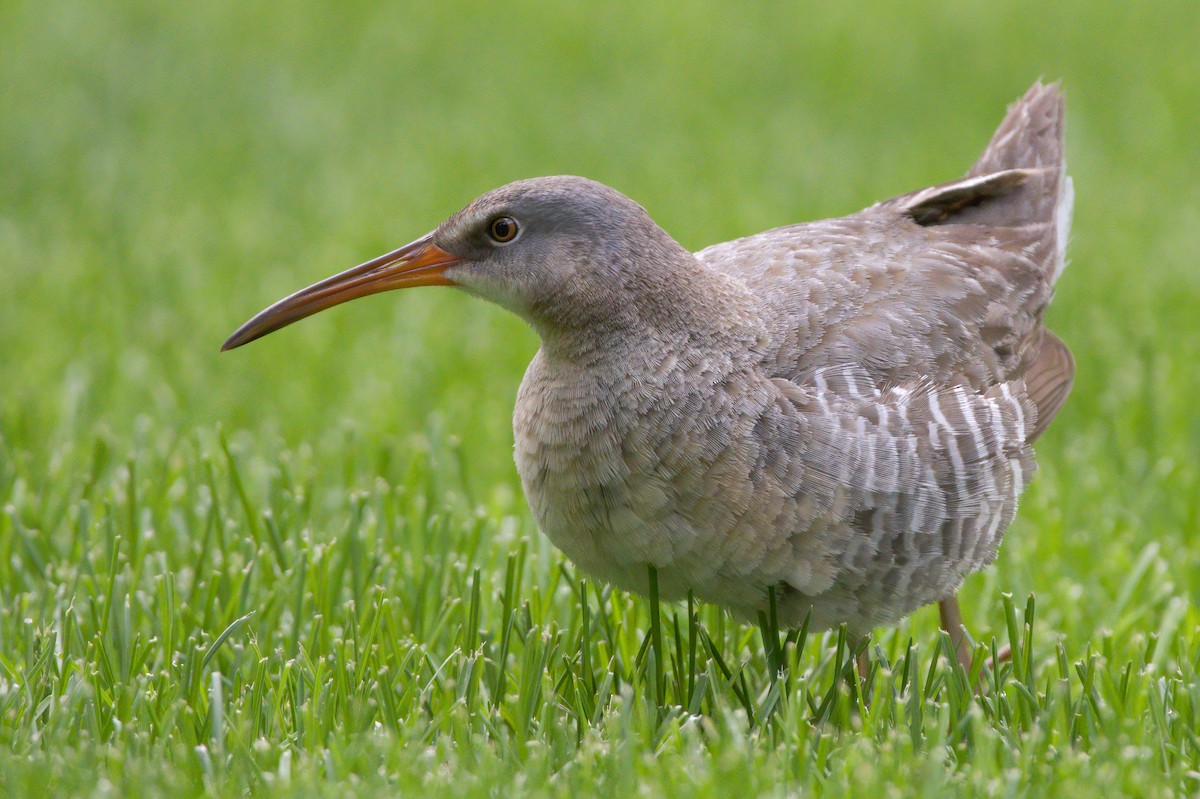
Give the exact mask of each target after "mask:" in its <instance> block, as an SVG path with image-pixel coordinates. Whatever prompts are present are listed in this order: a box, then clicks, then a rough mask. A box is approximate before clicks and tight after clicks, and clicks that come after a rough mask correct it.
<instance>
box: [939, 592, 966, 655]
mask: <svg viewBox="0 0 1200 799" xmlns="http://www.w3.org/2000/svg"><path fill="white" fill-rule="evenodd" d="M938 618H939V620H940V621H941V627H942V629H943V630H945V631H946V632H947V633H949V634H950V643H951V644H953V645H954V653H955V655H956V656H957V657H958V665H960V666H962V668H963V671H965V672H967V673H968V674H970V673H971V660H972V658H971V642H970V640H968V638H967V628H966V627H964V626H963V618H962V608H960V607H959V606H958V595H957V594H955V595H954V596H952V597H950V598H949V599H943V600H942V601H941V602H939V603H938Z"/></svg>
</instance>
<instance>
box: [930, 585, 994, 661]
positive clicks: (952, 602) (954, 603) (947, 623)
mask: <svg viewBox="0 0 1200 799" xmlns="http://www.w3.org/2000/svg"><path fill="white" fill-rule="evenodd" d="M938 617H939V619H940V620H941V627H942V629H943V630H945V631H946V632H947V633H949V634H950V643H952V644H953V645H954V652H955V655H956V656H957V657H958V663H959V665H960V666H962V667H963V671H965V672H967V673H968V674H970V673H971V663H972V661H973V658H972V657H971V641H970V639H969V638H968V637H967V628H966V627H965V626H964V625H963V618H962V608H960V607H959V606H958V595H957V594H955V595H954V596H952V597H950V598H949V599H943V600H942V601H941V602H938ZM1010 657H1012V650H1011V649H1009V647H1008V645H1007V644H1005V645H1004V646H1002V647H1001V648H1000V651H999V652H997V653H996V660H997V661H998V662H1001V663H1003V662H1004V661H1006V660H1008V659H1009V658H1010Z"/></svg>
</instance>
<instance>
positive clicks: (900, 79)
mask: <svg viewBox="0 0 1200 799" xmlns="http://www.w3.org/2000/svg"><path fill="white" fill-rule="evenodd" d="M411 5H412V7H411V8H407V9H402V8H399V7H398V6H394V5H392V4H383V3H370V4H368V3H363V4H328V3H320V2H312V0H297V2H293V3H288V4H268V3H264V2H257V1H256V0H251V1H250V2H243V3H212V4H168V3H154V2H138V1H137V0H119V1H116V0H114V2H107V3H84V2H78V1H77V0H76V1H71V0H47V1H46V2H36V3H35V2H26V1H25V0H13V1H12V2H7V3H4V4H2V5H0V384H2V389H0V796H6V797H9V796H11V797H24V796H35V797H44V796H59V795H89V796H107V795H147V796H171V797H176V798H181V797H186V796H191V795H197V794H203V793H211V794H215V795H221V796H242V795H245V794H246V793H247V792H250V791H253V792H255V793H256V794H272V795H274V794H278V795H301V796H309V795H328V796H339V797H340V796H346V795H362V796H372V797H374V796H382V795H389V794H392V793H405V794H409V795H414V794H415V795H431V796H439V795H446V796H454V797H459V798H461V797H468V796H475V795H481V796H482V795H490V796H510V795H511V796H517V795H531V796H534V795H536V796H541V795H555V796H581V795H590V794H593V793H599V794H602V795H608V796H621V797H624V796H633V795H646V796H657V795H678V796H687V797H703V796H714V797H718V796H719V797H726V796H730V795H742V796H747V797H748V796H758V795H808V794H822V795H823V794H828V795H842V794H854V795H860V796H899V795H909V794H919V795H922V796H940V795H947V796H957V795H962V794H970V795H1005V796H1009V795H1012V796H1039V795H1046V796H1059V797H1063V796H1086V797H1094V796H1098V795H1112V796H1116V795H1147V796H1163V795H1168V794H1175V793H1179V794H1195V793H1196V792H1197V791H1200V676H1198V672H1200V607H1198V606H1197V604H1196V601H1195V597H1197V595H1198V593H1200V545H1198V543H1197V542H1198V535H1197V534H1198V532H1200V468H1198V455H1197V454H1198V453H1200V414H1198V413H1197V411H1196V397H1198V396H1200V368H1198V367H1197V364H1198V362H1200V267H1198V265H1197V254H1198V253H1200V161H1198V160H1197V156H1196V150H1197V147H1196V142H1197V133H1196V132H1197V131H1198V130H1200V62H1198V59H1197V54H1196V52H1197V51H1196V46H1197V42H1200V14H1197V12H1196V9H1195V7H1194V4H1193V3H1191V2H1190V1H1189V0H1179V2H1174V3H1170V2H1161V3H1159V2H1153V3H1148V4H1130V3H1126V4H1100V3H1092V2H1083V1H1082V0H1080V2H1074V3H1055V4H1051V3H1045V2H1040V1H1039V2H1034V1H1033V0H1028V1H1027V2H1025V1H1022V2H1003V3H988V4H978V5H977V6H976V5H975V4H971V5H968V4H963V3H951V2H944V1H942V0H935V1H934V2H931V3H924V4H913V3H899V2H880V3H876V4H874V5H872V6H870V7H868V8H852V7H851V5H850V4H845V5H843V4H838V3H833V2H817V3H809V4H803V5H801V4H796V3H767V4H762V5H755V6H754V7H752V8H751V7H745V8H744V7H741V6H735V5H733V4H720V3H712V2H697V3H691V4H687V5H685V4H676V3H647V4H629V5H627V6H623V7H618V6H617V5H614V4H605V5H602V6H601V5H597V6H595V7H591V8H587V7H585V6H583V5H582V4H556V3H549V2H542V3H539V2H521V3H506V4H483V3H467V2H461V1H460V0H449V1H448V2H443V3H425V4H411ZM1039 76H1043V77H1045V78H1047V79H1055V78H1062V79H1063V80H1064V82H1065V86H1066V89H1067V93H1068V119H1069V130H1068V153H1069V160H1070V165H1071V171H1072V173H1073V174H1074V177H1075V185H1076V191H1077V203H1076V217H1075V227H1074V238H1073V243H1072V246H1071V261H1072V263H1071V266H1070V268H1069V269H1068V271H1067V272H1066V274H1065V276H1064V278H1063V280H1062V282H1061V283H1060V286H1059V292H1058V296H1057V298H1056V300H1055V303H1054V306H1053V307H1052V308H1051V310H1050V314H1049V323H1050V325H1051V326H1052V327H1053V328H1054V329H1055V330H1056V331H1057V332H1058V333H1059V334H1060V335H1061V336H1062V338H1063V339H1064V340H1066V341H1067V342H1068V343H1069V344H1070V345H1071V347H1072V349H1073V350H1074V352H1075V355H1076V358H1077V360H1078V380H1077V382H1076V387H1075V394H1074V395H1073V397H1072V398H1071V401H1070V402H1069V404H1068V405H1067V407H1066V409H1065V410H1064V412H1063V413H1062V414H1061V415H1060V417H1059V418H1058V420H1057V421H1056V423H1055V425H1054V426H1053V427H1052V428H1051V430H1050V432H1049V433H1048V434H1047V435H1046V436H1045V438H1044V439H1043V440H1042V441H1041V442H1040V443H1039V445H1038V454H1039V459H1040V462H1041V469H1040V471H1039V474H1038V477H1037V479H1036V481H1035V482H1034V484H1033V486H1032V487H1031V489H1030V491H1029V492H1028V493H1027V495H1026V497H1025V498H1024V501H1023V503H1022V507H1021V512H1020V516H1019V518H1018V521H1017V522H1016V523H1015V524H1014V525H1013V527H1012V528H1011V530H1010V531H1009V534H1008V537H1007V539H1006V544H1005V546H1004V548H1003V550H1002V552H1001V555H1000V558H999V561H998V563H997V564H996V566H994V567H993V568H991V569H990V570H988V571H987V572H985V573H984V574H982V575H979V576H976V577H973V578H972V579H971V580H970V581H969V582H968V584H967V587H966V589H965V592H964V594H963V603H964V611H965V613H966V616H967V619H968V622H969V625H970V628H971V630H972V632H973V633H974V634H975V635H976V636H977V638H978V640H979V641H980V646H981V647H985V648H989V649H990V648H992V647H996V646H1000V645H1003V644H1011V645H1012V646H1013V650H1014V653H1015V657H1014V660H1013V662H1012V663H1011V664H1008V665H1003V666H1001V668H1000V669H999V670H998V671H997V672H995V673H991V674H987V673H985V674H983V675H980V674H964V673H962V672H961V671H960V670H958V669H957V667H955V666H954V665H953V664H952V663H951V662H950V661H949V660H948V659H947V658H946V657H945V655H944V650H943V646H944V645H945V643H944V642H943V640H942V639H941V637H940V635H939V633H938V631H937V627H936V613H934V612H933V611H932V610H925V611H921V612H919V613H917V614H916V615H914V616H913V617H912V618H911V619H909V620H908V621H906V622H905V623H904V624H902V625H900V626H899V627H898V628H896V629H894V630H880V631H879V633H878V635H877V636H876V638H875V639H874V640H873V641H872V643H871V651H872V654H873V655H874V657H873V662H874V664H875V667H874V671H873V672H872V674H871V690H870V693H869V696H867V697H865V698H864V697H863V696H862V695H860V694H859V692H858V691H857V690H856V688H855V684H854V682H853V681H852V680H848V679H847V678H846V673H847V672H846V668H845V666H846V663H847V662H848V659H849V657H850V653H848V652H847V651H846V648H845V645H844V641H843V640H841V639H840V638H839V635H838V634H837V633H836V632H833V633H825V634H817V633H813V634H811V635H808V634H805V633H802V632H795V631H793V632H790V633H789V631H786V630H778V629H775V628H774V627H773V626H772V625H771V623H770V620H769V619H767V620H766V621H765V622H764V623H763V624H762V625H760V626H754V625H744V624H740V623H737V622H735V621H734V620H732V619H731V618H729V617H727V616H726V615H725V614H723V613H722V612H721V611H720V610H719V609H717V608H713V607H709V606H702V605H697V606H695V607H690V606H688V605H686V604H683V605H668V604H663V605H662V606H661V608H659V606H658V604H657V603H651V602H649V601H647V600H645V599H643V598H640V597H635V596H630V595H628V594H625V593H622V592H619V591H612V590H610V589H608V588H607V587H605V586H603V585H598V584H595V583H593V582H591V581H589V580H587V579H586V578H585V575H582V574H580V573H579V572H577V570H576V569H575V568H574V567H573V566H572V565H571V564H569V563H567V562H565V561H564V559H563V558H562V556H560V555H559V554H558V553H557V552H556V551H555V550H554V549H553V548H552V547H551V546H550V545H549V544H548V543H547V542H546V541H545V540H543V539H542V538H541V537H540V536H539V534H538V532H537V530H536V528H535V526H534V524H533V522H532V521H531V518H530V515H529V512H528V510H527V509H526V507H525V503H524V499H523V498H522V496H521V492H520V487H519V483H518V480H517V476H516V472H515V469H514V467H513V465H512V459H511V450H512V439H511V435H512V434H511V427H510V424H511V423H510V419H511V410H512V403H513V398H514V395H515V392H516V387H517V384H518V382H519V380H520V378H521V374H522V372H523V369H524V367H525V364H526V363H528V361H529V359H530V358H531V357H532V355H533V353H534V351H535V350H536V347H537V342H536V339H535V337H534V336H533V334H532V333H531V332H529V331H528V330H527V329H526V328H525V327H524V326H523V324H522V323H521V322H520V321H518V320H517V319H515V318H513V317H511V316H508V315H506V314H505V313H504V312H502V311H501V310H499V309H498V308H494V307H491V306H488V305H485V304H484V303H481V302H479V301H477V300H473V299H471V298H469V297H467V296H465V295H463V294H459V293H457V292H454V291H452V290H447V289H422V290H420V291H417V292H406V293H402V294H390V295H384V296H379V297H373V298H369V299H366V300H360V301H358V302H356V303H355V304H354V305H352V306H346V307H345V308H340V309H337V310H335V311H331V312H328V313H326V314H322V315H321V316H320V317H318V318H315V319H313V320H309V321H307V322H305V323H303V324H301V325H298V326H296V327H294V328H289V329H288V330H286V331H283V332H280V333H277V334H275V335H273V336H270V337H269V338H267V339H264V340H263V341H261V342H258V343H255V344H253V345H251V346H249V347H246V348H245V349H242V350H238V351H236V352H233V353H226V354H223V355H222V354H219V353H218V347H219V345H220V343H221V341H222V340H223V339H224V337H225V336H226V335H227V334H228V333H229V332H231V331H232V330H233V328H234V327H236V326H237V325H238V324H240V323H241V322H242V321H243V320H245V319H246V318H247V317H248V316H249V315H250V314H251V313H253V312H255V311H257V310H259V309H260V308H262V307H263V306H264V305H266V304H267V303H269V302H272V301H274V300H275V299H277V298H279V297H281V296H283V295H284V294H286V293H288V292H290V291H292V290H294V289H296V288H299V287H301V286H303V285H306V284H307V283H309V282H311V281H313V280H316V279H318V278H321V277H324V276H326V275H327V274H331V273H333V272H334V271H336V270H339V269H342V268H345V267H348V266H350V265H353V264H355V263H358V262H360V261H363V260H366V259H367V258H368V257H370V256H373V255H375V254H378V253H380V252H383V251H385V250H388V249H391V248H393V247H396V246H398V245H400V244H403V243H405V242H407V241H409V240H411V239H413V238H416V237H417V236H418V235H420V234H422V233H424V232H425V231H426V230H428V229H429V228H431V227H432V226H433V225H434V224H436V223H437V222H438V221H440V220H441V219H442V218H443V217H444V216H446V215H448V214H449V213H450V212H451V211H453V210H455V209H457V208H458V207H460V206H461V205H463V204H464V203H466V202H467V201H468V200H470V199H471V198H472V197H474V196H475V195H477V194H479V193H481V192H482V191H484V190H486V189H489V188H492V187H494V186H496V185H499V184H501V183H504V182H507V181H509V180H513V179H517V178H521V177H529V176H534V175H544V174H557V173H573V174H581V175H586V176H588V177H592V178H595V179H597V180H601V181H604V182H606V183H609V184H610V185H613V186H615V187H617V188H619V189H621V190H622V191H624V192H625V193H627V194H629V195H630V196H632V197H634V198H636V199H637V200H639V201H640V202H642V203H643V204H644V205H645V206H646V207H647V209H648V210H649V211H650V213H651V215H652V216H654V217H655V219H656V220H657V221H658V222H659V223H660V224H662V225H663V226H664V227H665V228H666V229H667V230H669V231H671V232H672V233H673V234H674V235H675V236H676V237H677V238H678V239H679V240H680V241H681V242H683V243H684V244H685V245H687V246H689V247H692V248H699V247H701V246H703V245H705V244H708V243H711V242H714V241H721V240H725V239H728V238H732V237H735V236H738V235H744V234H747V233H752V232H757V231H759V230H763V229H766V228H769V227H773V226H776V225H781V224H786V223H789V222H794V221H801V220H805V219H811V218H817V217H821V216H837V215H841V214H845V213H849V212H851V211H854V210H856V209H858V208H860V207H862V206H864V205H867V204H869V203H871V202H874V201H875V200H878V199H882V198H884V197H886V196H890V195H893V194H897V193H900V192H902V191H906V190H909V189H913V188H917V187H921V186H924V185H927V184H930V183H934V182H938V181H941V180H946V179H950V178H953V177H955V176H957V175H959V174H960V173H962V172H963V171H964V170H965V169H966V167H967V166H968V165H969V164H970V163H971V161H972V160H974V158H975V156H976V155H977V153H978V152H979V150H980V149H981V148H982V147H983V145H984V144H985V142H986V141H987V139H988V137H989V136H990V134H991V132H992V129H993V128H994V126H995V125H996V123H997V122H998V121H999V120H1000V118H1001V116H1002V114H1003V110H1004V107H1005V105H1006V104H1007V103H1008V102H1010V101H1012V100H1014V99H1015V98H1016V97H1018V96H1019V95H1020V94H1021V93H1022V92H1023V91H1024V90H1025V89H1026V88H1027V87H1028V85H1029V84H1030V83H1032V82H1033V80H1034V79H1035V78H1037V77H1039ZM980 680H982V681H984V682H986V683H987V684H988V688H987V690H986V691H984V692H983V693H982V695H978V696H977V695H976V694H975V692H974V691H973V690H972V685H973V684H975V683H977V682H978V681H980Z"/></svg>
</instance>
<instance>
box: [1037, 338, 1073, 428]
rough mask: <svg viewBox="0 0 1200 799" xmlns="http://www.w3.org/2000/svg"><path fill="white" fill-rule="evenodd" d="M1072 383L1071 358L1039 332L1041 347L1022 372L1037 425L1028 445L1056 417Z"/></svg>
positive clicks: (1058, 342) (1059, 342) (1058, 341)
mask: <svg viewBox="0 0 1200 799" xmlns="http://www.w3.org/2000/svg"><path fill="white" fill-rule="evenodd" d="M1074 382H1075V358H1074V356H1072V355H1071V350H1070V349H1068V348H1067V345H1066V344H1063V342H1062V339H1060V338H1059V337H1058V336H1056V335H1054V334H1053V333H1051V332H1050V331H1049V330H1046V329H1044V328H1043V329H1042V347H1041V349H1040V350H1039V351H1038V356H1037V358H1035V359H1034V361H1033V363H1031V364H1030V365H1029V368H1028V369H1026V370H1025V389H1026V391H1027V392H1028V393H1029V399H1030V400H1031V401H1032V402H1033V404H1034V407H1036V408H1037V423H1036V424H1034V426H1033V431H1032V432H1031V433H1030V436H1029V443H1031V444H1032V443H1033V442H1034V441H1036V440H1037V438H1038V436H1040V435H1041V434H1042V433H1044V432H1046V428H1047V427H1049V426H1050V422H1051V421H1053V420H1054V417H1055V416H1056V415H1058V412H1059V410H1061V409H1062V406H1063V405H1064V404H1065V403H1066V401H1067V397H1068V396H1069V395H1070V393H1071V386H1072V384H1073V383H1074Z"/></svg>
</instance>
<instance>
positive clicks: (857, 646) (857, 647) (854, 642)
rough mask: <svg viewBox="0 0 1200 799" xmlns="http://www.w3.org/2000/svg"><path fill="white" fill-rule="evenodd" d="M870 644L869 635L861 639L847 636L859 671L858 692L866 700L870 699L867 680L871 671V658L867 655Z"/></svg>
mask: <svg viewBox="0 0 1200 799" xmlns="http://www.w3.org/2000/svg"><path fill="white" fill-rule="evenodd" d="M869 642H870V636H869V635H865V636H862V637H861V638H860V637H859V636H857V635H849V634H848V635H847V636H846V646H847V648H848V649H849V650H850V653H851V654H852V655H853V657H854V665H855V667H856V668H857V670H858V690H859V691H860V692H861V693H862V696H863V699H864V700H866V699H867V698H868V693H867V687H868V686H867V678H868V676H869V674H870V670H871V656H870V655H869V654H868V653H867V650H868V647H869Z"/></svg>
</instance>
